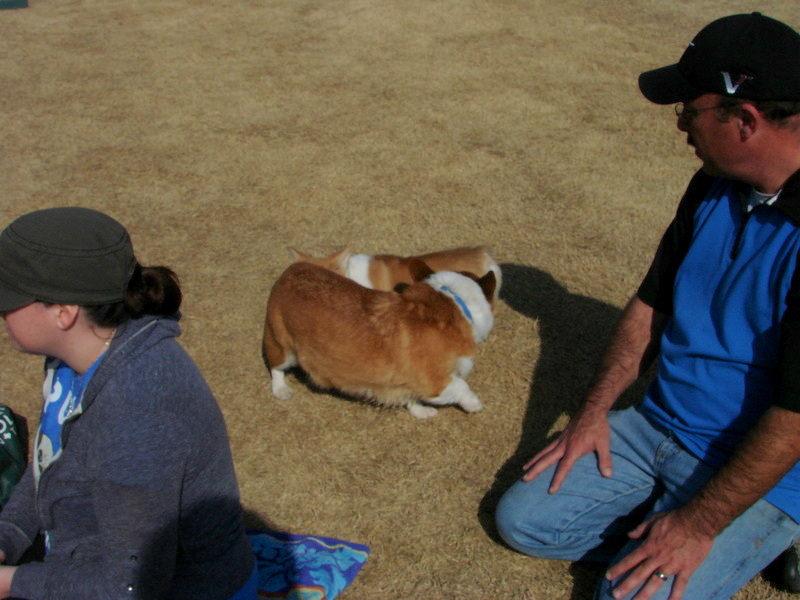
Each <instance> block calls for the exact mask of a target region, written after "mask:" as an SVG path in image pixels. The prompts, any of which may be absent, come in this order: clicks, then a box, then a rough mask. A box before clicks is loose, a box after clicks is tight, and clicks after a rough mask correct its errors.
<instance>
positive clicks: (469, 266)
mask: <svg viewBox="0 0 800 600" xmlns="http://www.w3.org/2000/svg"><path fill="white" fill-rule="evenodd" d="M289 250H290V251H291V252H292V254H293V255H294V258H295V260H296V261H304V262H310V263H313V264H316V265H319V266H321V267H325V268H326V269H330V270H332V271H336V272H337V273H339V274H341V275H344V276H345V277H347V278H348V279H352V280H353V281H355V282H356V283H360V284H361V285H363V286H364V287H368V288H371V289H374V290H384V291H390V290H393V289H394V288H395V286H396V285H397V284H399V283H412V282H413V278H412V276H411V268H410V265H411V263H412V262H413V261H414V260H421V261H422V262H424V263H425V264H426V265H428V267H430V268H431V269H432V270H434V271H456V272H463V271H467V272H469V273H473V274H475V275H477V276H478V277H482V276H483V275H485V274H486V273H488V272H490V271H491V272H493V273H494V277H495V291H494V301H496V300H497V299H498V298H499V297H500V285H501V284H502V273H501V271H500V266H499V265H498V264H497V262H496V261H495V260H494V258H492V255H491V253H490V252H489V251H488V250H487V249H486V247H484V246H467V247H463V248H451V249H449V250H440V251H438V252H429V253H428V254H421V255H419V256H395V255H393V254H377V255H374V256H370V255H368V254H353V252H352V250H351V249H350V248H349V247H347V248H343V249H342V250H339V251H338V252H334V253H333V254H330V255H328V256H325V257H322V258H315V257H313V256H309V255H307V254H304V253H302V252H300V251H298V250H295V249H294V248H289Z"/></svg>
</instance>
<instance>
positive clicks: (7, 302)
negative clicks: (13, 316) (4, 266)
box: [0, 282, 36, 313]
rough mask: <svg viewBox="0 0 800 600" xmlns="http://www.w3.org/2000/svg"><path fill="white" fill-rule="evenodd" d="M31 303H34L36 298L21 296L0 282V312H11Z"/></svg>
mask: <svg viewBox="0 0 800 600" xmlns="http://www.w3.org/2000/svg"><path fill="white" fill-rule="evenodd" d="M32 302H36V298H33V297H31V296H29V295H27V294H21V293H20V292H17V291H16V290H13V289H11V288H9V287H8V286H6V285H5V284H4V283H2V282H0V312H4V313H5V312H11V311H12V310H17V309H18V308H22V307H23V306H27V305H28V304H30V303H32Z"/></svg>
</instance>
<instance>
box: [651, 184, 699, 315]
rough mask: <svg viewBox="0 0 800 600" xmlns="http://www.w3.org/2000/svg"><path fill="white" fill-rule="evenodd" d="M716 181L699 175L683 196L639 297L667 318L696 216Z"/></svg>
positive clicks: (670, 312)
mask: <svg viewBox="0 0 800 600" xmlns="http://www.w3.org/2000/svg"><path fill="white" fill-rule="evenodd" d="M712 181H713V178H712V177H711V176H709V175H706V174H705V173H703V172H702V171H698V172H697V173H695V175H694V177H692V180H691V181H690V182H689V186H688V187H687V188H686V192H685V193H684V194H683V198H682V199H681V202H680V204H679V205H678V210H677V212H676V213H675V218H674V219H673V220H672V223H670V225H669V227H668V228H667V230H666V232H664V235H663V237H662V238H661V242H660V243H659V245H658V250H656V254H655V257H653V262H652V263H651V264H650V269H649V270H648V271H647V274H646V275H645V277H644V280H643V281H642V283H641V285H640V286H639V290H638V291H637V293H636V295H637V296H638V298H639V300H641V301H642V302H644V303H645V304H647V305H648V306H650V307H652V308H654V309H656V310H657V311H658V312H660V313H663V314H665V315H671V314H672V296H673V293H672V292H673V286H674V284H675V275H676V274H677V272H678V267H680V265H681V263H682V262H683V259H684V258H685V256H686V253H687V252H688V251H689V245H690V244H691V242H692V234H693V232H694V213H695V211H696V210H697V207H698V205H699V204H700V202H702V201H703V200H704V199H705V197H706V194H707V193H708V190H709V189H710V187H711V183H712Z"/></svg>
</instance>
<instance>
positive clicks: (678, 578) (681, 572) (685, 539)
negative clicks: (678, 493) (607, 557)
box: [606, 509, 714, 600]
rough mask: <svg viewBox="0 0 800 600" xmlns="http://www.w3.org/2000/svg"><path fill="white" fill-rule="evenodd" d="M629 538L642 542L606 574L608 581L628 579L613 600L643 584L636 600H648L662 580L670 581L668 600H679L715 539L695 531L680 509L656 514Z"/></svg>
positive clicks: (617, 590)
mask: <svg viewBox="0 0 800 600" xmlns="http://www.w3.org/2000/svg"><path fill="white" fill-rule="evenodd" d="M628 535H629V536H630V537H631V538H634V539H641V538H644V541H643V542H642V544H641V545H640V546H639V547H638V548H636V549H635V550H634V551H633V552H631V553H630V554H628V555H627V556H625V557H624V558H623V559H622V560H620V561H619V562H618V563H616V564H615V565H613V566H612V567H611V568H610V569H609V570H608V572H607V573H606V578H607V579H609V580H613V579H616V578H618V577H620V576H622V575H623V574H625V573H628V575H627V576H626V577H625V579H623V580H622V582H621V583H620V584H619V585H617V586H616V587H615V588H614V592H613V595H614V597H615V598H623V597H625V596H626V595H627V594H629V593H630V592H631V591H632V590H634V589H636V588H637V587H639V586H640V585H642V584H644V587H643V588H642V589H641V590H640V591H639V593H638V594H637V595H636V597H635V600H647V599H648V598H650V597H651V596H652V595H653V594H654V593H656V591H657V590H658V589H659V588H660V587H661V586H662V585H665V581H666V580H665V579H663V578H662V577H661V576H662V575H663V576H665V577H668V578H669V579H670V580H672V589H671V591H670V595H669V600H680V598H681V597H682V596H683V592H684V590H685V589H686V585H687V584H688V582H689V577H691V575H692V573H694V572H695V570H696V569H697V568H698V567H699V566H700V564H701V563H702V562H703V561H704V560H705V558H706V556H708V553H709V552H710V551H711V547H712V545H713V544H714V538H713V537H708V536H707V535H705V534H702V533H700V532H699V531H697V528H695V527H693V526H692V523H691V520H690V519H688V518H687V517H686V516H685V515H684V514H683V511H682V509H677V510H674V511H671V512H665V513H657V514H655V515H653V516H651V517H650V518H649V519H647V520H646V521H645V522H644V523H642V524H641V525H639V526H638V527H637V528H636V529H634V530H633V531H631V532H630V533H629V534H628Z"/></svg>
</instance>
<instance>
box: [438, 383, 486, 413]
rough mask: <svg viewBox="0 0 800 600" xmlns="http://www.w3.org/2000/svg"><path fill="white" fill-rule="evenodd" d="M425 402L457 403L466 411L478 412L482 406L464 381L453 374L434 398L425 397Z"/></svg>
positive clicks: (439, 403) (442, 404) (441, 404)
mask: <svg viewBox="0 0 800 600" xmlns="http://www.w3.org/2000/svg"><path fill="white" fill-rule="evenodd" d="M425 402H427V403H429V404H437V405H440V406H444V405H448V404H458V405H459V406H460V407H461V408H463V409H464V410H465V411H467V412H478V411H479V410H481V409H482V408H483V403H482V402H481V401H480V399H479V398H478V396H477V395H476V394H475V392H473V391H472V390H471V389H470V387H469V385H468V384H467V382H466V381H464V380H463V379H461V378H460V377H457V376H455V375H453V376H452V378H451V379H450V383H448V384H447V387H446V388H444V391H442V393H441V394H439V395H438V396H436V398H426V399H425Z"/></svg>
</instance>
